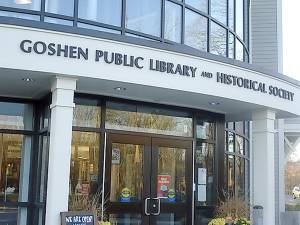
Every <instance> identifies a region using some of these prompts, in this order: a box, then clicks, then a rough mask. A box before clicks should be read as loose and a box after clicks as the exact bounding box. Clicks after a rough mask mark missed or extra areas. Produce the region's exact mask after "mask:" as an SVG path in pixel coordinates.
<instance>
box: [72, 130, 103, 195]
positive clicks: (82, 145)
mask: <svg viewBox="0 0 300 225" xmlns="http://www.w3.org/2000/svg"><path fill="white" fill-rule="evenodd" d="M99 146H100V135H99V134H97V133H93V132H78V131H73V138H72V156H71V173H70V192H71V195H72V196H73V197H74V196H88V195H90V194H92V193H96V192H97V190H98V166H99Z"/></svg>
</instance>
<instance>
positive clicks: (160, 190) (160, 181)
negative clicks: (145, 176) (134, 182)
mask: <svg viewBox="0 0 300 225" xmlns="http://www.w3.org/2000/svg"><path fill="white" fill-rule="evenodd" d="M170 187H171V176H170V175H158V176H157V197H167V196H168V192H169V190H170Z"/></svg>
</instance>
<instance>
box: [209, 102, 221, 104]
mask: <svg viewBox="0 0 300 225" xmlns="http://www.w3.org/2000/svg"><path fill="white" fill-rule="evenodd" d="M209 104H210V105H220V103H219V102H210V103H209Z"/></svg>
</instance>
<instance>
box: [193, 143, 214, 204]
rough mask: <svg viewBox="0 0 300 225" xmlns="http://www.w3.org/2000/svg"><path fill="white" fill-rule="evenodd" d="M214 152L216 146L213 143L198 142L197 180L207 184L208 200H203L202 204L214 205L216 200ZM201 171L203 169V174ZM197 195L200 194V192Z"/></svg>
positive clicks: (196, 154)
mask: <svg viewBox="0 0 300 225" xmlns="http://www.w3.org/2000/svg"><path fill="white" fill-rule="evenodd" d="M214 152H215V146H214V145H213V144H208V143H199V144H198V143H197V146H196V152H195V163H196V164H195V168H196V173H195V176H196V179H195V180H196V183H197V184H199V185H200V184H201V185H206V201H201V202H200V204H201V205H213V202H214ZM200 171H202V172H201V174H199V172H200ZM203 176H205V177H203ZM199 179H201V180H199ZM203 179H204V180H203ZM197 192H198V191H197ZM196 196H198V193H197V194H196ZM196 199H197V198H196Z"/></svg>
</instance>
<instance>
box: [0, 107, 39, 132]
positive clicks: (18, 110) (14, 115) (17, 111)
mask: <svg viewBox="0 0 300 225" xmlns="http://www.w3.org/2000/svg"><path fill="white" fill-rule="evenodd" d="M32 117H33V108H32V106H31V105H29V104H20V103H11V102H0V129H13V130H32V126H33V121H32Z"/></svg>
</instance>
